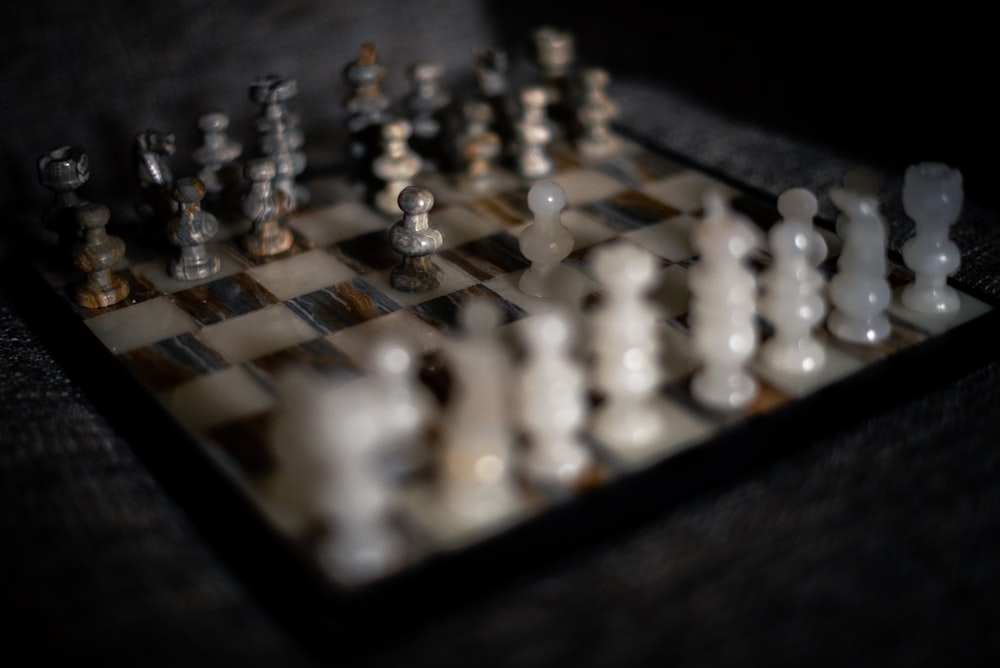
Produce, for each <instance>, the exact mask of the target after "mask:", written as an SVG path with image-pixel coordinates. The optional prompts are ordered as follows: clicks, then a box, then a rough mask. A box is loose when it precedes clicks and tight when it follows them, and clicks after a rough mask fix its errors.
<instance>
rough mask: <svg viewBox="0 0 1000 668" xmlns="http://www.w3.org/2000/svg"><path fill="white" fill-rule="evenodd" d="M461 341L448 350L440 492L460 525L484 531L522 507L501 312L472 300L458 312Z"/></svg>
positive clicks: (442, 427) (491, 306)
mask: <svg viewBox="0 0 1000 668" xmlns="http://www.w3.org/2000/svg"><path fill="white" fill-rule="evenodd" d="M459 320H460V324H461V327H462V330H463V331H462V337H461V338H460V339H458V340H457V341H455V342H454V343H453V345H452V346H451V348H450V349H448V350H447V351H445V352H446V354H447V356H448V364H449V368H450V369H451V370H452V377H453V382H454V385H455V388H454V391H453V392H452V393H451V394H450V398H449V402H448V405H447V406H446V407H445V414H444V416H443V419H442V420H441V429H442V446H443V447H442V456H441V466H440V484H439V490H440V493H441V495H442V500H443V502H444V504H445V507H446V508H447V509H448V511H449V513H450V514H451V515H452V516H453V517H454V518H455V519H456V520H457V521H458V522H459V523H463V524H467V525H469V526H473V527H482V526H484V525H486V524H489V523H492V522H494V521H497V520H500V519H501V518H503V517H504V516H505V515H508V514H509V513H510V512H511V511H512V510H513V509H514V508H516V507H517V498H516V494H515V488H514V485H513V475H512V474H513V471H512V465H511V451H512V447H513V431H512V430H511V428H510V424H511V423H510V418H511V416H510V397H509V395H508V392H509V388H510V384H509V382H508V380H509V377H508V374H509V369H510V366H511V365H510V359H509V356H508V355H507V353H506V351H505V350H504V348H503V346H502V344H501V341H500V339H499V338H498V336H497V332H496V327H497V324H498V323H499V321H500V317H499V313H498V311H497V309H496V307H494V306H493V305H492V304H491V303H490V302H487V301H483V300H470V301H469V302H467V303H466V304H465V305H464V306H463V308H462V310H461V311H460V312H459Z"/></svg>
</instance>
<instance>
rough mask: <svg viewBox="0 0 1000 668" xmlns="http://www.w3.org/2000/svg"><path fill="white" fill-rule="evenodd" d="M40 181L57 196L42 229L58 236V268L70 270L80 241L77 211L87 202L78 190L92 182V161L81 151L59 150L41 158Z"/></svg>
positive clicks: (73, 149)
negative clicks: (76, 246)
mask: <svg viewBox="0 0 1000 668" xmlns="http://www.w3.org/2000/svg"><path fill="white" fill-rule="evenodd" d="M37 166H38V181H39V182H40V183H41V184H42V185H43V186H45V187H46V188H48V189H49V190H51V191H52V192H53V193H54V194H55V199H54V201H53V202H52V204H51V205H50V206H49V207H48V208H47V209H46V210H45V213H44V214H43V216H42V226H43V227H44V228H45V229H46V230H48V231H49V232H52V233H53V234H55V235H56V242H55V245H56V258H57V264H61V265H66V266H69V264H70V256H71V253H72V250H73V245H74V244H76V243H77V242H78V241H79V240H80V239H81V238H82V236H81V231H80V223H79V222H78V221H77V217H76V208H77V207H78V206H79V205H80V204H83V203H84V202H85V200H83V199H81V198H80V196H79V194H78V193H77V190H79V189H80V188H81V187H83V185H84V184H85V183H87V181H88V180H89V179H90V159H89V158H88V157H87V154H86V153H84V151H83V149H82V148H79V147H76V146H60V147H59V148H56V149H53V150H51V151H49V152H48V153H46V154H45V155H43V156H41V157H40V158H38V164H37Z"/></svg>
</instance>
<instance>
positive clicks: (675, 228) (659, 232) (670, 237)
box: [622, 214, 698, 262]
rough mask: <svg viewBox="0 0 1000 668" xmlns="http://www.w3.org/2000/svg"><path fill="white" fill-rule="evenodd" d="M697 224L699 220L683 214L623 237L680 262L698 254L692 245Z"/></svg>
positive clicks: (652, 251) (641, 228)
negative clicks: (692, 236)
mask: <svg viewBox="0 0 1000 668" xmlns="http://www.w3.org/2000/svg"><path fill="white" fill-rule="evenodd" d="M697 224H698V221H697V219H695V218H694V217H692V216H689V215H687V214H683V215H680V216H674V217H673V218H668V219H667V220H662V221H660V222H658V223H653V224H652V225H646V226H645V227H640V228H638V229H635V230H629V231H628V232H626V233H625V234H623V235H622V236H623V237H625V238H626V239H631V240H632V241H634V242H635V243H637V244H639V245H640V246H642V247H643V248H645V249H646V250H648V251H650V252H651V253H655V254H656V255H659V256H660V257H662V258H666V259H667V260H672V261H673V262H680V261H681V260H689V259H691V258H692V257H694V256H695V255H697V254H698V253H697V251H696V250H695V249H694V247H693V246H692V245H691V233H692V231H693V230H694V227H695V225H697Z"/></svg>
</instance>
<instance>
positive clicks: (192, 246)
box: [167, 177, 222, 281]
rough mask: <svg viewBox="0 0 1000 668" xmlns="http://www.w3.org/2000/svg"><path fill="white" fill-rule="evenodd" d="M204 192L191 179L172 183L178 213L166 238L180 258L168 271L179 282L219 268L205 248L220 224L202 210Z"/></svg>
mask: <svg viewBox="0 0 1000 668" xmlns="http://www.w3.org/2000/svg"><path fill="white" fill-rule="evenodd" d="M205 191H206V188H205V184H204V183H202V181H201V179H197V178H194V177H186V178H182V179H177V181H176V182H175V183H174V188H173V193H172V194H173V198H174V200H176V201H177V203H178V205H179V210H180V212H179V213H178V215H177V216H175V217H173V218H171V219H170V221H169V222H168V223H167V239H168V240H169V241H170V243H172V244H174V245H175V246H178V247H179V248H180V255H178V256H177V257H175V258H173V259H172V260H171V261H170V263H169V265H168V266H167V271H168V273H169V274H170V276H172V277H173V278H176V279H179V280H183V281H191V280H196V279H201V278H207V277H209V276H212V275H213V274H215V273H217V272H218V271H219V268H220V267H221V266H222V261H221V260H220V259H219V256H218V255H216V254H215V253H213V252H212V251H211V250H209V248H208V246H206V244H207V243H208V242H209V241H211V240H212V239H213V238H215V235H216V233H217V232H218V231H219V221H218V220H216V218H215V216H213V215H212V214H210V213H209V212H207V211H203V210H202V208H201V201H202V200H203V199H204V198H205Z"/></svg>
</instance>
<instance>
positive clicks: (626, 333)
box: [590, 242, 667, 449]
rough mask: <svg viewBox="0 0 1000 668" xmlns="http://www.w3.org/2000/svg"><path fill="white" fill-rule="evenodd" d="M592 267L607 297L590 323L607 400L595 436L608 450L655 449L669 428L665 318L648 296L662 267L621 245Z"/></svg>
mask: <svg viewBox="0 0 1000 668" xmlns="http://www.w3.org/2000/svg"><path fill="white" fill-rule="evenodd" d="M590 264H591V266H592V267H593V269H594V273H595V275H596V277H597V279H598V281H599V282H600V283H601V284H602V285H603V287H604V291H605V295H606V299H605V301H604V302H603V303H602V304H601V307H600V308H599V309H597V310H595V311H594V313H593V315H592V316H591V320H590V326H591V331H590V350H591V352H592V353H593V355H594V368H593V384H594V386H595V389H597V391H598V392H599V393H600V394H601V395H603V397H604V402H603V403H602V404H601V405H600V406H599V408H598V409H597V410H596V413H595V414H594V418H593V423H592V425H591V431H592V433H593V435H594V436H595V437H596V438H597V439H598V440H600V441H602V442H604V443H607V444H608V445H612V446H618V447H623V448H636V449H642V448H645V447H649V446H651V445H653V444H655V443H656V442H657V441H658V440H660V439H661V438H662V436H663V434H664V432H665V430H666V428H667V425H666V424H665V422H664V419H663V413H662V412H661V411H660V410H659V409H658V406H657V402H656V399H657V390H658V388H659V384H660V380H661V373H660V346H659V337H658V333H657V322H658V320H659V317H660V313H659V310H658V309H657V307H656V305H655V304H654V303H652V302H651V301H650V300H649V298H648V296H647V295H648V293H649V291H650V290H651V289H652V288H653V287H654V285H655V283H656V278H657V262H656V260H655V259H654V257H653V256H652V255H651V254H650V253H649V252H648V251H646V250H644V249H642V248H640V247H639V246H635V245H633V244H630V243H627V242H618V243H615V244H612V245H609V246H602V247H599V248H597V249H596V250H595V251H594V252H593V253H592V256H591V258H590Z"/></svg>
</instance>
